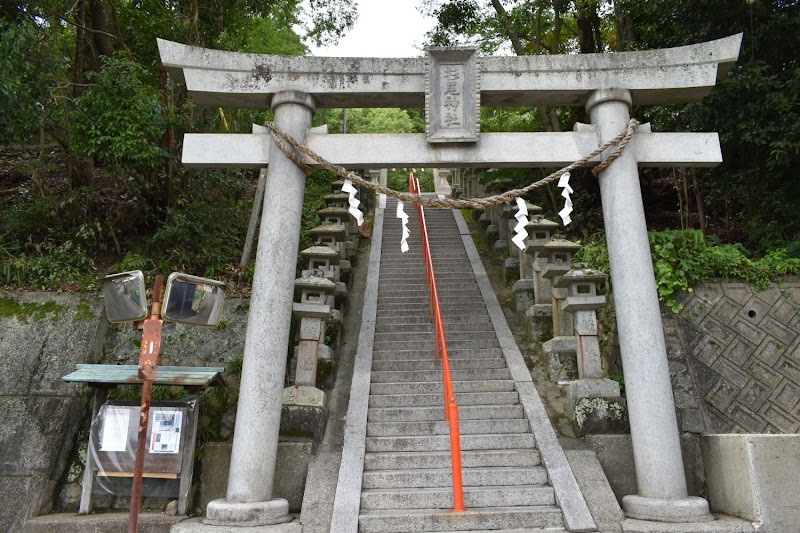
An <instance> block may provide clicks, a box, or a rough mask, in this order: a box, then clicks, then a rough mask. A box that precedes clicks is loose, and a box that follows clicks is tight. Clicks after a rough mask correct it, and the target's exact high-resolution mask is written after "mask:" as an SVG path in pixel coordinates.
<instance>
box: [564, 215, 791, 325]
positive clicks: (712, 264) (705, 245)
mask: <svg viewBox="0 0 800 533" xmlns="http://www.w3.org/2000/svg"><path fill="white" fill-rule="evenodd" d="M648 237H649V241H650V253H651V255H652V257H653V271H654V273H655V278H656V289H657V290H658V296H659V299H660V300H662V301H663V302H664V303H666V304H667V306H669V308H670V309H672V311H674V312H676V313H677V312H679V311H680V310H681V309H682V307H683V306H682V305H681V304H679V303H678V302H677V301H676V300H675V295H676V293H678V292H680V291H687V292H691V291H692V290H693V287H694V286H695V285H697V284H698V283H701V282H703V281H706V280H708V279H713V278H726V279H739V280H742V281H746V282H749V283H752V284H754V285H755V286H756V288H758V289H764V288H766V287H767V285H769V283H771V282H775V281H777V280H778V279H779V278H780V277H781V276H785V275H800V259H798V258H790V257H788V256H787V253H786V250H783V249H780V250H772V251H770V252H768V253H767V254H766V255H765V256H764V257H762V258H760V259H750V258H749V257H747V250H746V249H745V248H744V247H743V246H742V245H741V244H721V243H720V242H719V239H717V238H715V237H714V236H711V237H709V238H704V237H703V234H702V233H701V232H700V231H698V230H691V229H690V230H667V231H651V232H649V233H648ZM575 261H582V262H586V263H588V264H589V265H590V266H592V267H594V268H597V269H599V270H603V271H605V272H608V269H609V263H608V249H607V248H606V245H605V243H604V242H602V241H600V240H597V239H596V238H593V240H592V242H590V243H588V244H586V245H584V247H583V248H582V249H581V250H580V252H578V254H576V256H575Z"/></svg>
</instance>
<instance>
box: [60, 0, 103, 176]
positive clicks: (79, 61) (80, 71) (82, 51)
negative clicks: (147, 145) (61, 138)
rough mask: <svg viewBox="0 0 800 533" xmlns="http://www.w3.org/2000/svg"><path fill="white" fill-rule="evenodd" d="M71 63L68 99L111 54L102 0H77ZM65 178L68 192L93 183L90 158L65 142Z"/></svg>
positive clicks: (80, 90)
mask: <svg viewBox="0 0 800 533" xmlns="http://www.w3.org/2000/svg"><path fill="white" fill-rule="evenodd" d="M73 12H74V13H75V23H76V30H75V62H74V64H73V67H72V82H73V84H72V95H71V96H72V98H73V99H75V98H78V97H79V96H81V95H82V94H83V93H84V92H85V91H86V90H87V89H88V87H89V84H90V81H91V80H90V79H89V76H88V75H87V74H88V73H89V72H98V71H99V70H100V58H101V57H102V56H108V55H111V54H112V53H114V46H113V45H114V43H113V41H114V38H113V35H112V34H111V33H110V32H109V31H108V30H109V24H108V15H107V13H106V6H105V4H104V3H103V0H77V2H76V3H75V8H74V9H73ZM66 144H67V146H65V150H66V152H67V175H68V176H69V186H70V189H73V190H74V189H77V188H79V187H90V186H91V185H92V182H93V181H94V166H93V162H92V159H91V158H89V157H86V156H84V155H81V154H78V153H76V152H75V151H74V150H72V149H71V147H70V146H69V143H66Z"/></svg>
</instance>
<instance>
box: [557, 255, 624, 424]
mask: <svg viewBox="0 0 800 533" xmlns="http://www.w3.org/2000/svg"><path fill="white" fill-rule="evenodd" d="M606 278H607V276H606V275H605V274H603V273H602V272H599V271H597V270H593V269H591V268H586V266H585V265H583V264H580V263H578V264H576V265H575V266H574V268H573V269H572V270H570V271H569V272H567V273H566V274H564V275H563V276H561V278H560V279H559V280H558V281H557V282H556V284H555V288H556V289H562V290H564V291H565V292H566V298H564V300H562V302H563V305H562V307H561V311H562V312H563V313H565V314H572V316H573V324H574V326H573V328H574V329H573V333H574V338H575V351H576V363H577V371H578V379H576V380H572V381H570V382H569V383H568V385H567V396H568V397H569V399H570V401H569V408H570V410H571V412H572V414H573V416H572V421H573V424H574V426H575V431H576V433H577V434H579V435H585V434H587V433H593V432H597V433H608V432H618V431H624V430H625V428H626V427H627V410H626V406H625V401H624V400H623V399H622V398H621V397H620V388H619V383H617V382H616V381H613V380H610V379H608V378H606V377H605V376H604V374H603V368H602V359H601V357H600V343H599V340H598V336H597V310H598V309H600V308H601V307H603V305H605V303H606V297H605V296H604V295H600V294H597V285H598V284H599V283H602V282H603V281H605V279H606Z"/></svg>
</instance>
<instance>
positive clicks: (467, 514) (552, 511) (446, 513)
mask: <svg viewBox="0 0 800 533" xmlns="http://www.w3.org/2000/svg"><path fill="white" fill-rule="evenodd" d="M563 526H564V521H563V518H562V515H561V510H560V509H559V508H558V507H554V506H525V507H476V508H472V509H467V510H466V511H464V512H463V513H453V512H452V511H450V510H449V509H448V510H445V509H431V510H422V509H395V510H382V511H381V510H375V511H364V512H362V513H361V514H360V515H359V517H358V531H359V533H412V532H418V531H428V532H456V531H463V532H466V531H472V532H475V531H486V528H487V527H491V528H493V529H492V531H495V532H496V531H497V530H503V529H511V528H518V529H519V528H524V530H525V531H528V532H535V531H537V530H536V529H534V528H563ZM545 531H547V530H545ZM562 531H563V530H562Z"/></svg>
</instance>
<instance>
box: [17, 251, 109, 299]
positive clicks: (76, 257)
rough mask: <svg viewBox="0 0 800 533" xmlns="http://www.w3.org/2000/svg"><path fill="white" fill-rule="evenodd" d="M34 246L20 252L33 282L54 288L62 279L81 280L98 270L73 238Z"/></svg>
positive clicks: (29, 280)
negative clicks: (32, 250) (28, 250)
mask: <svg viewBox="0 0 800 533" xmlns="http://www.w3.org/2000/svg"><path fill="white" fill-rule="evenodd" d="M34 250H35V251H34V252H26V253H24V254H22V255H21V256H20V260H21V261H22V262H23V263H24V264H25V268H24V275H25V279H26V280H27V282H28V283H29V284H31V285H35V286H37V287H44V288H48V289H52V288H55V287H57V286H58V285H59V284H60V283H75V282H81V281H83V280H84V278H86V276H89V275H91V274H93V273H94V271H95V266H94V261H93V260H92V259H91V258H90V257H89V256H88V255H87V254H86V251H85V250H84V249H83V248H82V247H81V246H79V245H76V244H75V243H74V242H72V241H64V242H61V243H56V242H52V241H46V242H43V243H41V244H39V245H36V246H35V247H34Z"/></svg>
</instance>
